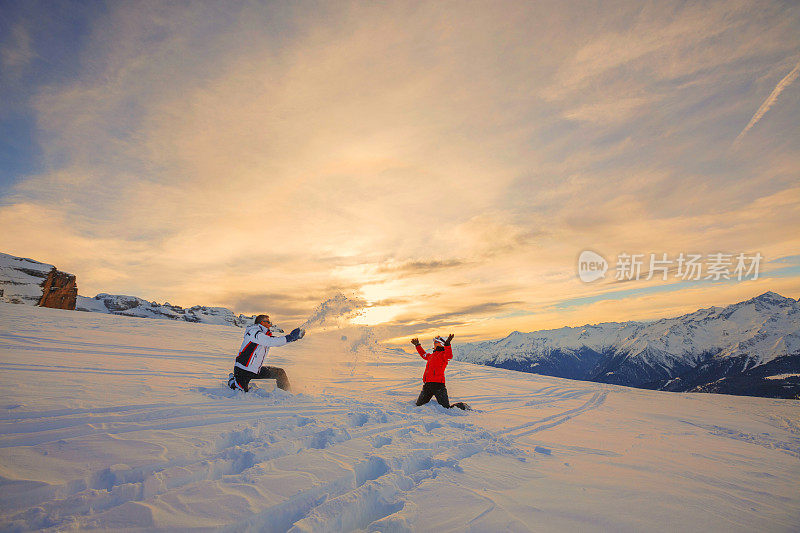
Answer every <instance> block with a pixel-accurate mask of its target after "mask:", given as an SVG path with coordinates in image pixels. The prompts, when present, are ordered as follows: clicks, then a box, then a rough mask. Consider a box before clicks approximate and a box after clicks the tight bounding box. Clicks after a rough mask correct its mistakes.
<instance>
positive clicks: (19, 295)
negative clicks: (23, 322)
mask: <svg viewBox="0 0 800 533" xmlns="http://www.w3.org/2000/svg"><path fill="white" fill-rule="evenodd" d="M52 270H56V267H55V266H53V265H48V264H47V263H40V262H39V261H34V260H33V259H27V258H24V257H15V256H13V255H9V254H4V253H0V301H3V302H7V303H12V304H27V305H37V304H38V303H39V300H41V298H42V283H43V282H44V280H45V279H47V275H48V274H49V273H50V272H51V271H52Z"/></svg>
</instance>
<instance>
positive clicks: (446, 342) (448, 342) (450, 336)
mask: <svg viewBox="0 0 800 533" xmlns="http://www.w3.org/2000/svg"><path fill="white" fill-rule="evenodd" d="M453 337H455V335H454V334H452V333H451V334H450V335H448V336H447V339H446V340H445V341H444V345H445V346H450V341H451V340H453Z"/></svg>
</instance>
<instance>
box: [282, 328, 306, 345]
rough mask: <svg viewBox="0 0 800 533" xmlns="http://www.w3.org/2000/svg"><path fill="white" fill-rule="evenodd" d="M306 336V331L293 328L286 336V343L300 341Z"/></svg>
mask: <svg viewBox="0 0 800 533" xmlns="http://www.w3.org/2000/svg"><path fill="white" fill-rule="evenodd" d="M305 335H306V330H304V329H300V328H294V329H293V330H292V332H291V333H289V334H288V335H286V342H294V341H296V340H299V339H302V338H303V337H305Z"/></svg>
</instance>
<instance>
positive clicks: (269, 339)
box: [228, 315, 306, 392]
mask: <svg viewBox="0 0 800 533" xmlns="http://www.w3.org/2000/svg"><path fill="white" fill-rule="evenodd" d="M271 328H272V322H271V321H270V319H269V316H268V315H258V316H257V317H256V319H255V323H254V324H253V325H252V326H248V327H247V329H246V330H245V333H244V340H243V341H242V347H241V348H239V354H238V355H237V356H236V363H234V365H233V373H232V374H230V375H229V376H228V386H229V387H230V388H232V389H234V390H243V391H245V392H247V391H248V390H249V389H250V387H249V385H248V384H249V383H250V380H251V379H274V380H276V381H277V382H278V388H280V389H283V390H286V391H288V390H291V386H290V385H289V378H288V377H287V376H286V371H284V370H283V369H282V368H278V367H276V366H261V365H263V364H264V358H265V357H266V356H267V354H268V353H269V349H270V348H271V347H274V346H283V345H284V344H287V343H290V342H294V341H296V340H299V339H302V338H303V336H304V335H305V334H306V331H305V330H304V329H300V328H295V329H294V330H292V332H291V333H289V334H288V335H286V336H282V337H273V336H272V331H271Z"/></svg>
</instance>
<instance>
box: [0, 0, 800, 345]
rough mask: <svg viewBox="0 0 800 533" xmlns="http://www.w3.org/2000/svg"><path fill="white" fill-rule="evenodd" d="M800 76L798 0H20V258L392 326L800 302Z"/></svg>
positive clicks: (126, 287)
mask: <svg viewBox="0 0 800 533" xmlns="http://www.w3.org/2000/svg"><path fill="white" fill-rule="evenodd" d="M799 76H800V4H798V3H797V2H793V1H786V2H770V1H760V2H738V1H732V0H724V1H719V2H685V3H684V2H665V1H656V2H649V3H648V2H640V1H627V2H556V1H553V2H497V1H486V2H464V1H459V2H420V3H416V2H338V1H337V2H303V1H298V2H289V1H287V2H258V1H243V2H235V1H226V2H213V1H208V2H164V1H154V2H146V1H141V2H140V1H137V2H108V3H102V2H58V1H46V2H36V1H24V2H2V3H0V252H5V253H9V254H12V255H17V256H24V257H30V258H33V259H36V260H39V261H43V262H47V263H52V264H54V265H56V266H58V267H59V268H60V269H61V270H65V271H68V272H72V273H75V274H76V275H77V277H78V287H79V291H80V294H82V295H85V296H94V295H95V294H97V293H98V292H107V293H112V294H130V295H136V296H140V297H143V298H147V299H150V300H157V301H159V302H164V301H169V302H170V303H173V304H178V305H182V306H185V307H188V306H192V305H196V304H203V305H220V306H226V307H229V308H231V309H233V310H235V311H236V312H241V313H248V314H250V313H256V312H267V313H269V314H270V315H271V316H272V317H273V319H274V320H275V321H276V322H277V323H279V324H287V325H292V324H293V323H297V322H300V321H302V320H303V319H304V318H305V317H306V316H307V315H308V314H309V313H310V312H311V310H312V309H313V308H314V307H315V306H316V305H317V304H318V303H319V302H321V301H323V300H325V299H327V298H329V297H331V296H333V295H335V294H336V293H337V292H342V293H344V294H345V295H347V296H350V297H355V298H361V299H363V300H364V302H365V305H366V307H365V309H364V311H363V313H362V316H361V317H360V319H359V320H360V321H362V322H363V323H368V324H372V325H380V328H379V330H378V331H380V332H381V335H382V337H383V338H385V339H387V340H389V341H390V342H406V341H407V339H408V337H410V336H418V335H423V336H424V335H430V334H432V333H446V332H450V331H453V332H455V333H456V335H458V336H459V338H460V339H462V340H474V339H485V338H496V337H501V336H505V335H506V334H508V333H509V332H511V331H513V330H521V331H533V330H537V329H544V328H552V327H560V326H564V325H573V326H574V325H581V324H585V323H591V322H602V321H612V320H628V319H652V318H658V317H664V316H675V315H678V314H681V313H684V312H688V311H693V310H695V309H697V308H700V307H708V306H711V305H727V304H730V303H733V302H736V301H740V300H743V299H746V298H750V297H753V296H755V295H757V294H760V293H762V292H765V291H768V290H772V291H775V292H778V293H780V294H783V295H784V296H791V297H793V298H798V297H800V80H798V77H799ZM583 250H593V251H595V252H598V253H600V254H602V255H603V256H604V257H605V258H606V259H607V260H608V261H609V262H610V263H611V268H610V269H609V271H608V273H607V274H606V277H605V279H603V280H600V281H596V282H592V283H584V282H582V281H581V280H580V279H578V276H577V259H578V255H579V254H580V253H581V252H582V251H583ZM718 252H724V253H731V254H739V253H746V254H755V253H760V254H761V255H762V256H763V257H764V259H763V260H762V262H761V268H760V270H761V272H760V277H759V279H758V280H755V281H753V280H749V279H748V280H743V281H736V280H727V281H726V280H721V281H714V280H699V281H683V280H680V279H678V278H677V277H675V276H674V275H671V276H670V279H668V281H663V280H661V279H660V276H657V277H658V278H659V279H652V280H645V279H641V280H638V281H637V280H631V281H627V280H617V279H615V272H614V263H616V258H617V256H618V255H619V254H621V253H629V254H633V253H642V254H649V253H656V254H658V255H659V256H661V254H663V253H666V254H668V256H669V257H672V258H674V257H677V255H678V254H680V253H685V254H688V253H696V254H701V255H703V256H707V255H708V254H713V253H718ZM645 259H647V258H645ZM645 267H647V265H645ZM644 270H645V271H646V270H647V268H645V269H644ZM671 272H672V271H671ZM673 274H674V272H673Z"/></svg>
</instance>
